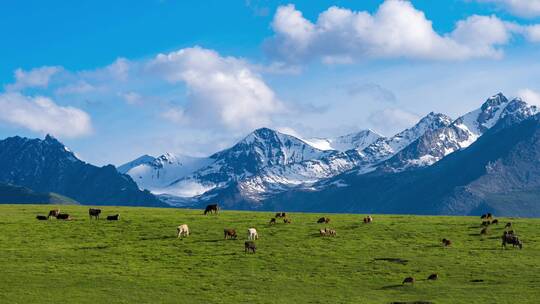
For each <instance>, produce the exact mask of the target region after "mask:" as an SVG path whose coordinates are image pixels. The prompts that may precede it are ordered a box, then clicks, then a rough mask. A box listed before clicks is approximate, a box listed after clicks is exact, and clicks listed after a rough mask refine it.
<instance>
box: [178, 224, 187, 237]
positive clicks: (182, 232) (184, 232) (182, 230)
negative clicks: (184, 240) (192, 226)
mask: <svg viewBox="0 0 540 304" xmlns="http://www.w3.org/2000/svg"><path fill="white" fill-rule="evenodd" d="M184 236H189V227H188V225H186V224H182V225H180V226H178V227H176V237H177V238H180V237H184Z"/></svg>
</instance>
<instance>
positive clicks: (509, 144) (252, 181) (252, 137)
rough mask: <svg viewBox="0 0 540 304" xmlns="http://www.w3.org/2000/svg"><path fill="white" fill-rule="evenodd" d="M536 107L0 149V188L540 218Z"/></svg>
mask: <svg viewBox="0 0 540 304" xmlns="http://www.w3.org/2000/svg"><path fill="white" fill-rule="evenodd" d="M537 113H538V109H537V108H536V107H535V106H532V105H529V104H527V103H526V102H524V101H522V100H520V99H512V100H509V99H507V98H506V97H505V96H504V95H503V94H500V93H499V94H496V95H494V96H492V97H490V98H488V99H487V100H486V101H485V102H484V103H482V104H481V106H480V107H479V108H478V109H476V110H473V111H471V112H469V113H466V114H465V115H463V116H461V117H458V118H457V119H451V118H450V117H448V116H446V115H444V114H440V113H433V112H432V113H429V114H427V115H426V116H424V117H423V118H421V119H420V120H419V121H418V123H416V124H415V125H414V126H412V127H410V128H408V129H406V130H403V131H402V132H399V133H397V134H396V135H394V136H391V137H384V136H382V135H380V134H378V133H377V132H375V131H373V130H361V131H359V132H356V133H352V134H347V135H344V136H338V137H334V138H307V139H303V138H299V137H295V136H292V135H288V134H283V133H280V132H278V131H275V130H272V129H269V128H260V129H257V130H255V131H253V132H252V133H250V134H248V135H247V136H246V137H244V138H243V139H241V140H240V141H239V142H237V143H236V144H234V145H233V146H232V147H230V148H228V149H224V150H222V151H219V152H216V153H214V154H212V155H210V156H208V157H191V156H185V155H178V154H174V153H165V154H163V155H161V156H158V157H153V156H149V155H143V156H141V157H139V158H137V159H135V160H133V161H131V162H128V163H126V164H124V165H122V166H119V167H118V168H114V167H113V166H105V167H101V168H98V167H96V166H92V165H90V164H86V163H84V162H82V161H80V160H78V159H77V158H76V156H75V155H74V154H73V153H72V152H70V151H69V150H68V149H67V148H66V147H64V146H63V145H62V144H61V143H60V142H58V141H57V140H56V139H54V138H52V137H50V136H47V137H46V138H45V139H44V140H38V139H26V138H20V137H12V138H8V139H5V140H3V141H0V166H2V168H5V170H3V172H0V183H6V184H10V185H18V186H22V187H27V188H28V189H32V191H36V192H40V193H41V192H43V193H49V192H53V193H58V194H60V195H63V196H67V197H69V198H72V199H74V200H76V201H77V202H80V203H82V204H91V203H94V204H98V203H100V204H129V205H151V206H159V205H167V206H189V207H200V206H202V205H205V204H207V203H209V202H218V203H220V204H221V205H222V206H223V207H224V208H229V209H253V210H286V211H287V210H289V211H321V212H364V213H377V212H384V213H415V214H478V213H481V212H488V211H493V212H497V214H507V215H520V216H540V204H536V202H535V199H536V198H537V196H538V195H537V193H540V188H537V180H538V181H539V182H540V179H538V178H537V177H538V174H539V172H537V171H536V167H538V166H535V164H536V163H537V160H538V159H539V158H538V157H537V154H536V153H537V151H538V148H537V144H536V141H535V139H536V136H537V135H536V134H537V132H538V130H539V128H538V127H539V123H538V121H539V118H538V116H539V115H538V114H537Z"/></svg>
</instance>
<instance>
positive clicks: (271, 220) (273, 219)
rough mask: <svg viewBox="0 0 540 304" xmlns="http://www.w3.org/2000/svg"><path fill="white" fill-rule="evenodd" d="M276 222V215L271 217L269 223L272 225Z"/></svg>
mask: <svg viewBox="0 0 540 304" xmlns="http://www.w3.org/2000/svg"><path fill="white" fill-rule="evenodd" d="M275 223H276V218H275V217H273V218H271V219H270V223H269V224H270V225H273V224H275Z"/></svg>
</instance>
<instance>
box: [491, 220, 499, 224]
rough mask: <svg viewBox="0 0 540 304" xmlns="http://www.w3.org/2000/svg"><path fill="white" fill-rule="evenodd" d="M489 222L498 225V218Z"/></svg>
mask: <svg viewBox="0 0 540 304" xmlns="http://www.w3.org/2000/svg"><path fill="white" fill-rule="evenodd" d="M491 224H492V225H498V224H499V220H498V219H494V220H493V221H491Z"/></svg>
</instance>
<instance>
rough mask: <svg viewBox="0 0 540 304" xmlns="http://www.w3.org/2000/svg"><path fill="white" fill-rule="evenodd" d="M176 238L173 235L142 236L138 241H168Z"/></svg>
mask: <svg viewBox="0 0 540 304" xmlns="http://www.w3.org/2000/svg"><path fill="white" fill-rule="evenodd" d="M176 238H177V237H176V236H175V235H162V236H142V237H140V238H139V239H140V240H141V241H150V240H168V239H176Z"/></svg>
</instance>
